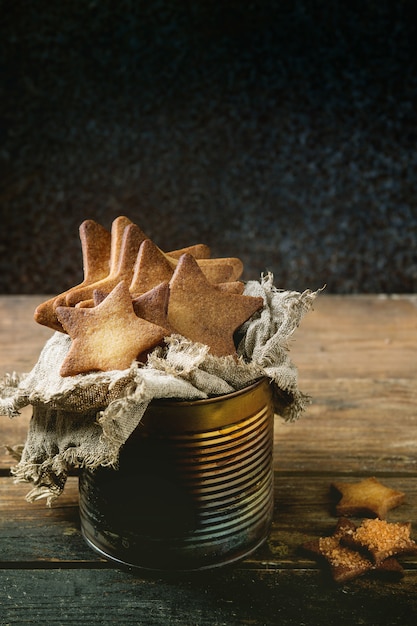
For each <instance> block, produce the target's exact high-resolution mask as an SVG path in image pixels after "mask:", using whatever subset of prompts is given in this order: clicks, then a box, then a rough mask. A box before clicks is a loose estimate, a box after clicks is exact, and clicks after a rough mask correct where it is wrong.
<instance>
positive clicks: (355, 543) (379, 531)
mask: <svg viewBox="0 0 417 626" xmlns="http://www.w3.org/2000/svg"><path fill="white" fill-rule="evenodd" d="M410 530H411V524H410V523H408V522H397V523H389V522H386V521H385V520H381V519H377V518H376V519H366V520H364V521H363V522H362V524H361V525H360V526H359V527H358V528H357V529H356V530H355V531H352V532H350V533H347V534H346V536H345V537H344V538H343V543H344V545H346V546H348V547H349V548H353V549H357V550H361V551H363V552H364V553H365V554H366V555H367V556H369V558H371V559H372V561H373V562H374V563H375V564H379V563H381V562H382V561H383V560H384V559H386V558H388V557H390V556H394V555H398V554H406V553H407V554H411V553H417V544H416V543H415V541H413V539H411V538H410Z"/></svg>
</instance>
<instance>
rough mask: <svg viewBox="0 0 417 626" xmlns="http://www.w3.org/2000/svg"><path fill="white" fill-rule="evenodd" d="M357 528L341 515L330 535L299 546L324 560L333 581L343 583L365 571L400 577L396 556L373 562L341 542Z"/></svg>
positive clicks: (399, 567)
mask: <svg viewBox="0 0 417 626" xmlns="http://www.w3.org/2000/svg"><path fill="white" fill-rule="evenodd" d="M356 528H357V527H356V525H355V524H354V523H353V522H352V521H351V520H349V519H347V518H340V519H339V520H338V522H337V525H336V528H335V531H334V533H333V534H332V535H330V536H328V537H320V538H319V539H315V540H313V541H309V542H306V543H304V544H303V545H302V546H301V547H302V550H303V551H305V552H307V553H309V554H311V555H313V556H315V557H319V558H320V559H321V560H323V561H324V562H326V563H327V566H328V568H329V571H330V574H331V576H332V578H333V580H334V581H335V582H336V583H346V582H348V581H349V580H353V579H355V578H357V577H358V576H362V575H363V574H366V573H368V572H373V573H375V574H377V575H379V576H383V577H385V578H390V579H394V580H398V579H400V578H402V577H403V575H404V570H403V568H402V566H401V564H400V563H399V562H398V561H397V560H396V559H395V558H393V557H391V558H387V559H386V560H384V561H382V562H381V563H379V564H378V565H376V564H375V563H374V561H373V560H372V559H370V558H369V557H368V556H366V555H364V554H362V553H361V552H359V551H358V550H356V549H355V548H351V547H348V546H346V545H344V543H343V542H344V541H345V539H346V537H349V536H351V535H352V534H353V533H354V532H355V531H356Z"/></svg>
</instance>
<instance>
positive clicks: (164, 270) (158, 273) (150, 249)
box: [129, 239, 174, 297]
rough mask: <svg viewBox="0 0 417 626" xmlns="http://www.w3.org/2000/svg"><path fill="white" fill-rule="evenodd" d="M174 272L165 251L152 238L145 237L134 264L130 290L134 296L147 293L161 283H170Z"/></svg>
mask: <svg viewBox="0 0 417 626" xmlns="http://www.w3.org/2000/svg"><path fill="white" fill-rule="evenodd" d="M173 272H174V270H173V269H172V266H171V265H170V263H169V262H168V261H167V259H166V256H165V255H164V253H163V252H161V251H160V249H159V248H158V247H157V246H156V245H155V244H154V243H153V242H152V241H151V240H150V239H145V240H144V241H143V242H142V243H141V245H140V248H139V253H138V255H137V258H136V261H135V264H134V269H133V277H132V280H131V283H130V285H129V291H130V293H131V295H132V296H133V297H136V296H138V295H140V294H142V293H146V292H147V291H149V290H150V289H153V287H156V286H157V285H159V284H160V283H163V282H167V283H168V282H169V281H170V279H171V277H172V274H173Z"/></svg>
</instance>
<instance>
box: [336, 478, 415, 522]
mask: <svg viewBox="0 0 417 626" xmlns="http://www.w3.org/2000/svg"><path fill="white" fill-rule="evenodd" d="M331 488H332V489H333V490H334V491H336V493H337V495H338V497H340V498H341V499H340V501H339V502H338V503H337V505H336V514H337V515H346V516H348V517H351V516H352V517H361V516H364V517H379V518H381V519H384V518H385V517H386V514H387V512H388V511H389V510H390V509H393V508H394V507H397V506H399V505H400V504H402V503H403V502H404V499H405V494H404V493H403V492H402V491H397V490H396V489H390V488H389V487H386V486H385V485H383V484H382V483H380V482H379V481H378V480H377V479H376V478H375V477H372V478H365V479H364V480H361V481H359V482H356V483H347V482H333V483H331Z"/></svg>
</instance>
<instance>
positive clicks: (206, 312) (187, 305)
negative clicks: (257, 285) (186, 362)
mask: <svg viewBox="0 0 417 626" xmlns="http://www.w3.org/2000/svg"><path fill="white" fill-rule="evenodd" d="M169 288H170V296H169V302H168V320H169V323H170V325H171V326H172V327H173V328H175V330H176V332H177V333H179V334H181V335H183V336H184V337H187V338H188V339H190V340H191V341H195V342H199V343H203V344H206V345H207V346H209V349H210V352H211V354H214V355H216V356H225V355H230V354H235V353H236V348H235V344H234V341H233V334H234V332H235V330H236V329H237V328H238V327H239V326H241V325H242V324H243V323H244V322H245V321H246V320H247V319H249V318H250V317H251V316H252V315H253V314H254V313H255V312H256V311H258V310H259V309H261V308H262V307H263V304H264V303H263V299H262V298H255V297H251V296H243V295H239V294H233V293H232V294H231V293H226V292H222V291H219V290H218V289H216V287H215V286H214V285H212V284H210V282H209V281H208V280H207V278H206V277H205V275H204V274H203V272H202V270H201V268H200V267H199V265H198V263H197V261H196V260H195V259H194V258H193V257H192V256H191V255H190V254H184V255H182V257H181V258H180V259H179V261H178V265H177V267H176V268H175V271H174V274H173V276H172V278H171V281H170V283H169Z"/></svg>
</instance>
